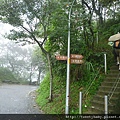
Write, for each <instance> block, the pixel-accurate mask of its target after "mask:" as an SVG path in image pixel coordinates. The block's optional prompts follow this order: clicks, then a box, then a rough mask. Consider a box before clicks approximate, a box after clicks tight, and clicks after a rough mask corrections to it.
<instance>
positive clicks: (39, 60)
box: [32, 47, 46, 84]
mask: <svg viewBox="0 0 120 120" xmlns="http://www.w3.org/2000/svg"><path fill="white" fill-rule="evenodd" d="M43 60H44V59H43V57H42V52H41V51H40V49H39V48H38V47H36V48H35V49H34V51H33V54H32V64H33V66H34V68H35V70H38V78H37V84H40V82H41V81H40V75H41V73H42V72H43V71H44V70H45V68H46V66H45V62H44V61H45V60H44V61H43Z"/></svg>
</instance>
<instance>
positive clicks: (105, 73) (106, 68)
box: [104, 53, 107, 74]
mask: <svg viewBox="0 0 120 120" xmlns="http://www.w3.org/2000/svg"><path fill="white" fill-rule="evenodd" d="M104 60H105V61H104V62H105V65H104V66H105V74H106V73H107V60H106V53H105V54H104Z"/></svg>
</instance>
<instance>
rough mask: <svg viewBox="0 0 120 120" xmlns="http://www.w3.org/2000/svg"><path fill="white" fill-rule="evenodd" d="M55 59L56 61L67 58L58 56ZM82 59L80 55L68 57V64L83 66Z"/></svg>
mask: <svg viewBox="0 0 120 120" xmlns="http://www.w3.org/2000/svg"><path fill="white" fill-rule="evenodd" d="M56 59H57V60H67V56H61V55H58V56H56ZM82 59H83V56H82V55H78V54H71V55H70V63H71V64H83V63H84V61H83V60H82Z"/></svg>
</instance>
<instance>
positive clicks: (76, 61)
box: [70, 59, 84, 64]
mask: <svg viewBox="0 0 120 120" xmlns="http://www.w3.org/2000/svg"><path fill="white" fill-rule="evenodd" d="M70 62H71V63H73V64H83V63H84V61H83V60H78V59H71V61H70Z"/></svg>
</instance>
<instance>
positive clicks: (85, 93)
mask: <svg viewBox="0 0 120 120" xmlns="http://www.w3.org/2000/svg"><path fill="white" fill-rule="evenodd" d="M100 70H101V67H100V68H99V70H98V73H97V74H96V75H95V77H94V79H93V81H92V82H91V84H90V85H88V86H89V87H88V89H87V90H86V91H85V92H84V95H83V98H84V97H85V96H86V95H87V94H88V91H89V90H90V88H91V86H92V84H93V82H94V81H95V80H96V78H97V76H98V74H99V72H100Z"/></svg>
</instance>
